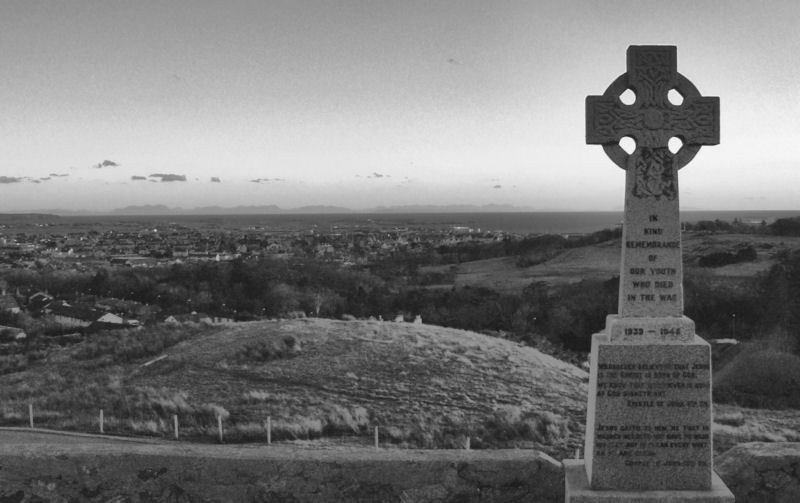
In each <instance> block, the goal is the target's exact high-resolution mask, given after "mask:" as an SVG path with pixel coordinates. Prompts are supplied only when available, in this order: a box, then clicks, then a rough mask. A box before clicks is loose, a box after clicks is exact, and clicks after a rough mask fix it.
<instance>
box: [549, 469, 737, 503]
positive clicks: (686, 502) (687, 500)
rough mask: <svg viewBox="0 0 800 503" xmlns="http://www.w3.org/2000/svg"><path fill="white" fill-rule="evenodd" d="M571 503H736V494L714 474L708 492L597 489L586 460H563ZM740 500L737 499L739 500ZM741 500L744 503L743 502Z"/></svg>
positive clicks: (568, 497)
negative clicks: (590, 478) (591, 482)
mask: <svg viewBox="0 0 800 503" xmlns="http://www.w3.org/2000/svg"><path fill="white" fill-rule="evenodd" d="M564 477H565V479H566V486H567V489H566V491H567V493H566V495H565V496H566V500H567V501H568V502H569V503H733V501H734V496H733V494H732V493H731V491H730V490H729V489H728V488H727V487H725V484H724V483H723V482H722V480H721V479H720V478H719V477H718V476H717V475H716V474H715V475H714V476H713V478H712V480H711V487H710V488H709V489H708V490H706V491H618V490H610V491H597V490H594V489H592V488H591V487H590V486H589V480H588V479H587V478H586V470H585V469H584V466H583V462H582V461H578V460H567V461H564ZM736 501H737V502H738V501H739V500H738V499H737V500H736ZM740 503H741V502H740Z"/></svg>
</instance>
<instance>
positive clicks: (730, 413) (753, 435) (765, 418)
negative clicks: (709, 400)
mask: <svg viewBox="0 0 800 503" xmlns="http://www.w3.org/2000/svg"><path fill="white" fill-rule="evenodd" d="M712 432H713V434H714V451H715V453H721V452H725V451H727V450H728V449H730V448H731V447H733V446H735V445H736V444H740V443H744V442H799V441H800V411H797V410H769V409H747V408H743V407H736V406H733V405H721V404H715V405H714V424H713V427H712Z"/></svg>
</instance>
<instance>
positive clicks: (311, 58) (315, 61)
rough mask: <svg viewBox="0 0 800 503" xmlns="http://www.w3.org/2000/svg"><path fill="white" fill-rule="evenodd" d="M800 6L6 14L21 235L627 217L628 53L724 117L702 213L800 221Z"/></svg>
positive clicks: (20, 4) (544, 5)
mask: <svg viewBox="0 0 800 503" xmlns="http://www.w3.org/2000/svg"><path fill="white" fill-rule="evenodd" d="M799 27H800V2H796V1H794V0H787V1H771V2H770V1H765V2H762V3H759V5H758V7H756V6H755V4H753V3H752V2H750V1H744V0H720V1H715V0H707V1H698V0H691V1H672V2H665V1H655V2H654V1H646V0H638V1H633V0H628V1H616V0H602V1H584V0H572V1H570V0H553V1H535V0H528V1H519V2H517V1H503V0H497V1H492V2H487V1H485V0H476V1H436V0H428V1H416V0H402V1H400V0H398V1H386V0H373V1H348V0H338V1H336V0H323V1H312V0H307V1H306V0H288V1H270V0H259V1H252V2H247V1H236V0H231V1H225V2H220V1H199V0H195V1H184V0H169V1H166V0H164V1H158V2H155V1H148V0H135V1H134V0H131V1H113V0H107V1H83V0H70V1H55V0H54V1H38V0H23V1H11V0H3V1H2V2H0V212H6V211H33V210H41V209H52V208H59V209H68V210H92V211H105V210H110V209H113V208H120V207H124V206H129V205H146V204H164V205H167V206H170V207H183V208H192V207H198V206H209V205H218V206H226V207H232V206H237V205H271V204H275V205H278V206H280V207H282V208H296V207H301V206H306V205H334V206H343V207H348V208H353V209H366V208H372V207H376V206H392V205H418V204H422V205H430V204H434V205H448V204H475V205H486V204H509V205H515V206H518V207H525V208H529V209H533V210H540V211H548V210H551V211H553V210H555V211H564V210H576V211H591V210H598V211H607V210H619V209H621V208H622V206H623V199H624V194H623V189H624V172H623V170H621V169H619V168H618V167H616V166H615V165H614V164H613V163H612V162H611V161H610V160H609V159H608V158H607V157H606V156H605V154H604V153H603V151H602V148H601V147H600V146H597V145H586V144H585V116H584V115H585V105H584V100H585V97H586V96H587V95H598V94H602V93H603V92H604V90H605V88H606V87H607V86H608V85H609V84H610V83H611V82H612V81H613V80H614V79H615V78H616V77H617V76H619V75H620V74H622V73H624V72H625V51H626V49H627V47H628V46H629V45H675V46H677V47H678V71H679V72H680V73H681V74H683V75H684V76H685V77H687V78H688V79H689V80H691V81H692V82H693V83H694V84H695V86H696V87H697V88H698V89H699V90H700V92H701V94H703V95H705V96H719V97H720V101H721V105H720V108H721V138H720V139H721V142H720V144H719V145H717V146H707V147H703V148H702V149H701V151H700V153H699V154H698V155H697V157H695V159H694V161H692V162H691V163H690V164H689V165H688V166H686V167H685V168H683V169H682V170H681V171H680V187H681V207H682V208H683V209H709V210H738V209H753V210H757V209H763V210H770V209H786V210H793V209H798V208H799V207H800V197H798V195H800V56H798V54H800V28H799Z"/></svg>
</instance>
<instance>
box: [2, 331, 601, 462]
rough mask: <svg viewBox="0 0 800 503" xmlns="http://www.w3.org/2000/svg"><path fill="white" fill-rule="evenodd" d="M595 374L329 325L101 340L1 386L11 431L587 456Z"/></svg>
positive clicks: (498, 346)
mask: <svg viewBox="0 0 800 503" xmlns="http://www.w3.org/2000/svg"><path fill="white" fill-rule="evenodd" d="M586 378H587V376H586V373H585V372H583V371H582V370H580V369H578V368H576V367H574V366H571V365H569V364H567V363H564V362H562V361H560V360H557V359H555V358H552V357H550V356H547V355H544V354H542V353H540V352H539V351H537V350H535V349H533V348H529V347H524V346H521V345H519V344H516V343H513V342H510V341H506V340H503V339H498V338H493V337H488V336H484V335H480V334H476V333H473V332H467V331H462V330H455V329H448V328H442V327H437V326H429V325H420V324H407V323H388V322H371V321H335V320H326V319H307V320H280V321H259V322H250V323H241V324H236V325H232V326H228V327H224V328H208V327H195V328H186V327H183V328H178V329H168V328H166V327H161V328H155V329H145V330H139V331H134V330H132V331H129V332H113V333H107V334H97V335H95V336H92V337H91V338H89V339H88V340H86V341H84V342H81V343H79V344H77V345H75V346H72V347H70V348H69V349H63V350H57V351H56V350H51V351H50V352H49V353H48V354H47V355H45V356H41V357H40V359H39V360H36V361H30V362H28V364H27V369H26V370H23V371H18V372H13V373H9V374H6V375H3V376H0V400H2V403H3V408H2V410H0V413H2V419H3V422H4V423H5V424H9V423H12V424H13V423H15V422H16V423H23V422H26V419H27V403H33V404H34V409H35V411H36V412H35V415H36V418H37V419H36V421H37V425H43V426H48V425H49V426H53V427H59V428H67V429H78V430H89V431H96V430H97V415H98V411H99V409H101V408H103V409H104V415H105V421H106V423H105V424H106V426H105V429H106V432H118V433H123V434H131V433H134V434H150V435H156V436H169V435H170V433H171V417H172V415H173V414H176V415H178V416H179V421H180V424H181V435H182V436H184V437H189V438H195V439H198V440H207V441H212V440H213V439H214V438H215V432H216V417H217V416H221V417H222V418H223V420H224V423H225V430H226V439H228V440H229V441H256V442H263V441H265V440H266V429H265V422H266V419H267V417H268V416H269V417H271V421H272V431H273V439H277V440H280V439H312V440H320V439H336V441H337V442H349V441H357V442H359V443H368V442H370V441H371V440H370V439H371V436H370V435H371V434H372V431H373V427H374V426H376V425H377V426H379V427H380V428H379V429H380V434H381V442H382V443H385V444H395V445H397V446H401V447H425V448H434V447H439V448H460V447H463V446H464V443H465V441H466V438H467V437H470V440H471V446H472V447H473V448H481V447H511V446H525V447H535V448H539V449H541V450H543V451H545V452H548V453H550V454H552V455H554V456H565V455H567V454H573V453H574V450H575V448H577V447H581V446H582V441H583V440H582V439H583V429H584V422H585V404H586V385H585V380H586Z"/></svg>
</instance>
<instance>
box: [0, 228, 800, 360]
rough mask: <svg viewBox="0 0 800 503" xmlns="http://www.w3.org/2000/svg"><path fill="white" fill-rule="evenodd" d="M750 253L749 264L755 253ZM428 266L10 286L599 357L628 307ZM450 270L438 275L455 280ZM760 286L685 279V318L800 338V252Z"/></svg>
mask: <svg viewBox="0 0 800 503" xmlns="http://www.w3.org/2000/svg"><path fill="white" fill-rule="evenodd" d="M618 235H619V234H618V231H617V230H613V231H604V232H602V233H597V234H593V235H590V236H581V237H579V238H564V237H561V236H541V237H536V238H529V239H525V240H520V241H519V242H516V243H514V242H501V243H497V244H496V243H491V244H486V245H485V247H486V248H487V250H489V251H484V252H481V251H479V250H480V247H479V246H475V247H471V246H470V247H467V246H455V247H454V248H453V249H449V248H448V249H446V250H441V251H440V253H439V255H438V256H439V258H438V259H437V260H449V259H448V258H447V257H451V258H456V259H459V260H461V259H466V258H467V257H468V256H474V255H477V254H481V253H489V254H491V253H502V254H518V256H520V257H529V258H535V257H536V256H538V255H542V254H547V253H549V252H551V251H553V250H556V249H559V248H564V247H572V246H581V245H582V244H579V243H583V244H586V243H589V242H600V241H601V240H608V239H614V238H616V237H618ZM498 247H502V250H498ZM742 253H743V257H742V258H747V257H745V256H744V255H746V254H748V253H749V250H745V251H744V252H742ZM451 254H454V255H451ZM734 255H736V254H734ZM734 258H737V257H734ZM520 260H522V259H520ZM422 263H424V262H423V261H421V259H420V257H418V256H410V255H408V256H407V255H403V254H398V255H396V256H395V257H392V259H390V260H385V261H383V262H381V263H377V264H373V265H372V266H370V267H364V268H343V267H341V266H339V265H337V264H332V263H328V262H320V261H314V260H279V259H270V258H260V259H251V260H244V259H239V260H234V261H231V262H219V263H217V262H204V263H198V264H178V265H173V266H168V267H167V266H164V267H156V268H152V269H138V268H137V269H131V268H115V269H110V268H109V269H100V270H98V271H96V272H95V273H93V274H81V273H77V272H74V271H72V272H64V271H30V270H15V271H11V272H10V273H8V274H7V275H6V276H5V279H6V281H7V283H8V289H9V291H12V292H13V291H14V289H16V288H19V289H20V290H21V291H22V292H28V293H30V292H33V291H36V290H47V291H49V292H50V293H51V294H52V295H54V296H56V297H58V298H61V299H66V300H70V299H75V300H78V299H80V298H82V297H85V296H91V297H96V298H104V297H113V298H117V299H125V300H127V301H131V302H132V303H134V304H136V303H138V304H139V305H140V306H141V305H144V306H148V309H143V308H141V307H139V308H137V309H138V311H137V313H132V314H136V315H137V316H139V317H140V320H141V321H143V322H147V321H157V320H159V319H163V318H164V317H165V316H166V315H167V314H179V313H188V312H192V311H196V312H203V313H207V314H209V315H212V316H224V317H230V318H233V319H236V320H248V319H255V318H262V317H280V316H285V315H287V314H289V313H292V312H294V311H303V312H304V313H308V314H310V315H313V316H320V317H334V318H340V317H342V316H345V315H351V316H355V317H358V318H368V317H375V318H378V317H383V318H384V319H394V318H395V317H396V316H397V315H398V314H400V315H403V316H404V317H405V318H406V319H407V320H408V321H411V320H413V318H414V317H415V316H416V315H421V316H422V319H423V321H424V322H425V323H431V324H437V325H443V326H449V327H454V328H462V329H469V330H475V331H493V332H494V331H502V332H505V333H507V334H509V336H510V337H514V338H517V339H518V340H529V341H532V340H533V339H535V338H540V337H545V338H547V339H549V340H550V341H553V342H556V343H560V344H563V345H565V346H566V347H568V348H572V349H575V350H580V351H586V350H588V347H589V341H590V337H591V334H592V333H594V332H597V331H599V330H601V329H602V328H603V327H604V325H605V317H606V315H607V314H609V313H615V312H616V310H617V296H618V279H617V278H615V279H612V280H609V281H597V280H585V281H582V282H580V283H577V284H572V285H564V286H557V287H553V286H550V285H547V284H544V283H533V284H531V285H529V286H528V287H527V288H525V289H524V291H522V292H521V293H519V294H511V293H499V292H496V291H493V290H489V289H486V288H469V287H463V288H455V287H442V286H441V283H439V285H438V286H436V287H430V288H429V287H426V286H425V284H426V280H425V277H424V275H421V274H419V272H418V267H419V265H421V264H422ZM447 275H448V273H443V278H436V279H448V278H447V277H446V276H447ZM429 279H430V278H429ZM749 281H750V283H749V284H747V285H745V286H744V287H743V288H737V289H720V288H718V287H716V286H715V285H714V284H712V283H710V282H709V280H706V279H702V278H695V277H687V278H685V279H684V292H685V294H684V298H685V312H686V314H687V316H689V317H690V318H692V319H693V320H694V321H695V323H696V324H697V330H698V333H701V334H702V335H703V336H704V337H706V338H721V337H730V336H734V335H735V336H736V337H737V338H740V339H747V338H750V337H754V336H760V335H763V334H767V333H773V332H780V333H785V334H789V338H791V339H792V340H795V339H796V338H797V337H798V336H800V253H783V254H782V255H780V256H779V257H778V263H777V264H776V265H775V266H773V267H772V269H770V271H769V272H768V274H766V275H763V276H761V277H757V278H753V279H752V280H749ZM429 283H432V282H429ZM28 321H30V322H31V323H32V324H34V325H35V324H36V322H35V321H34V320H28ZM39 326H40V328H41V323H40V322H39ZM46 328H47V327H44V330H45V331H46ZM795 349H797V347H795Z"/></svg>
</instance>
